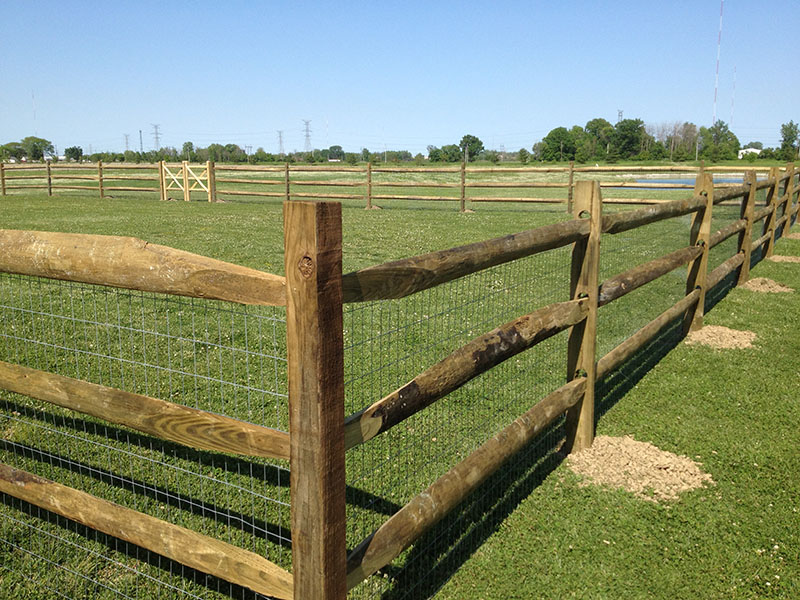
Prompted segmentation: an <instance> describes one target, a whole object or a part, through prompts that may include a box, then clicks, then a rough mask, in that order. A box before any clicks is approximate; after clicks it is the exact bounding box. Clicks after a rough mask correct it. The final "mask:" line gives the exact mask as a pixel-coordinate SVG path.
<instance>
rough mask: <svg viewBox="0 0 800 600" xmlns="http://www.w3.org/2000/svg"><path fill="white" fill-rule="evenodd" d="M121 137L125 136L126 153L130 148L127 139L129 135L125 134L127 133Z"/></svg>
mask: <svg viewBox="0 0 800 600" xmlns="http://www.w3.org/2000/svg"><path fill="white" fill-rule="evenodd" d="M122 135H124V136H125V152H127V151H128V150H129V148H130V145H129V144H128V139H129V138H130V137H131V136H130V135H129V134H127V133H123V134H122Z"/></svg>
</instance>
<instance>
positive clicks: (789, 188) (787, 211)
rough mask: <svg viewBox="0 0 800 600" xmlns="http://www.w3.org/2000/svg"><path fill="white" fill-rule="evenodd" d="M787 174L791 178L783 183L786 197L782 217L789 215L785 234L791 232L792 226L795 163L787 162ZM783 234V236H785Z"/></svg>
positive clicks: (785, 225) (784, 225)
mask: <svg viewBox="0 0 800 600" xmlns="http://www.w3.org/2000/svg"><path fill="white" fill-rule="evenodd" d="M786 174H787V175H788V176H789V178H788V179H787V180H786V183H784V184H783V196H782V198H785V200H784V205H783V210H782V211H781V217H783V216H785V215H788V217H787V218H786V222H785V223H784V224H783V236H785V235H786V234H787V233H789V230H790V229H791V226H792V196H794V163H791V162H790V163H786ZM783 236H781V237H783Z"/></svg>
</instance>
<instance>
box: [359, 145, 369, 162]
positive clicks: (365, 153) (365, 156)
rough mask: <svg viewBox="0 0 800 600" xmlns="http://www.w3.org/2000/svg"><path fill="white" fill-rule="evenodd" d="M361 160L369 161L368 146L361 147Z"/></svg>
mask: <svg viewBox="0 0 800 600" xmlns="http://www.w3.org/2000/svg"><path fill="white" fill-rule="evenodd" d="M361 160H362V161H364V162H369V150H367V149H366V148H362V149H361Z"/></svg>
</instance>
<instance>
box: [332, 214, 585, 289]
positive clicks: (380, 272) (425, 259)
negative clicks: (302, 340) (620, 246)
mask: <svg viewBox="0 0 800 600" xmlns="http://www.w3.org/2000/svg"><path fill="white" fill-rule="evenodd" d="M588 232H589V223H588V221H578V220H573V221H565V222H563V223H556V224H554V225H545V226H544V227H539V228H537V229H531V230H528V231H523V232H522V233H515V234H512V235H507V236H505V237H500V238H494V239H491V240H487V241H483V242H476V243H474V244H468V245H466V246H460V247H458V248H451V249H449V250H440V251H438V252H431V253H429V254H422V255H420V256H415V257H412V258H406V259H403V260H397V261H394V262H389V263H385V264H382V265H376V266H373V267H367V268H365V269H361V270H359V271H354V272H352V273H348V274H347V275H345V276H344V277H343V278H342V285H343V289H344V301H345V302H363V301H365V300H379V299H388V298H403V297H404V296H408V295H410V294H413V293H415V292H419V291H422V290H425V289H428V288H431V287H434V286H437V285H439V284H442V283H445V282H447V281H452V280H453V279H457V278H458V277H463V276H465V275H469V274H470V273H475V272H477V271H480V270H482V269H487V268H489V267H494V266H496V265H500V264H503V263H506V262H510V261H512V260H516V259H519V258H523V257H525V256H531V255H533V254H536V253H537V252H544V251H545V250H552V249H553V248H559V247H561V246H566V245H567V244H571V243H572V242H575V241H576V240H579V239H581V238H583V237H585V236H586V235H587V234H588Z"/></svg>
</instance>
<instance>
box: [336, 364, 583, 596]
mask: <svg viewBox="0 0 800 600" xmlns="http://www.w3.org/2000/svg"><path fill="white" fill-rule="evenodd" d="M585 387H586V379H585V378H580V379H575V380H573V381H571V382H569V383H568V384H566V385H564V386H562V387H560V388H559V389H557V390H556V391H554V392H552V393H551V394H549V395H548V396H546V397H545V398H544V399H543V400H542V401H541V402H539V403H538V404H536V405H535V406H534V407H533V408H531V409H530V410H529V411H527V412H526V413H525V414H523V415H522V416H521V417H519V418H518V419H516V420H515V421H514V422H513V423H511V424H510V425H509V426H507V427H506V428H505V429H503V430H502V431H501V432H500V433H498V434H497V435H495V436H494V437H492V438H490V439H489V440H487V441H486V442H485V443H484V444H483V445H482V446H480V447H479V448H478V449H477V450H475V451H474V452H473V453H472V454H470V455H469V456H468V457H467V458H465V459H464V460H463V461H461V462H460V463H458V464H457V465H456V466H454V467H453V468H452V469H450V470H449V471H448V472H447V473H445V474H444V475H442V476H441V477H440V478H439V479H437V480H436V481H435V482H434V483H433V484H432V485H431V486H430V487H428V489H426V490H425V491H424V492H422V493H421V494H419V495H418V496H416V497H415V498H413V499H412V500H411V501H410V502H409V503H408V504H406V505H405V506H404V507H403V508H401V509H400V510H399V511H397V512H396V513H395V514H394V515H393V516H392V517H390V518H389V520H388V521H386V522H385V523H384V524H383V525H382V526H381V527H379V528H378V529H377V530H376V531H375V532H374V533H373V534H372V535H370V536H369V537H368V538H367V539H365V540H364V541H363V542H361V544H359V545H358V547H356V549H355V550H353V551H352V552H351V553H350V556H348V559H347V587H348V589H352V588H353V587H355V586H356V585H358V583H360V582H361V581H363V580H364V579H366V578H367V577H369V576H370V575H371V574H373V573H374V572H375V571H377V570H378V569H380V568H381V567H384V566H386V565H387V564H389V563H390V562H391V561H392V560H394V559H395V558H396V557H397V556H399V555H400V553H401V552H402V551H403V550H405V549H406V548H408V547H409V546H410V545H411V544H412V543H413V542H414V540H416V539H417V538H419V536H421V535H422V534H423V533H425V532H426V531H427V530H428V529H430V528H431V527H432V526H433V525H435V524H436V523H437V522H438V521H439V520H440V519H442V518H443V517H444V516H445V515H446V514H447V513H448V512H450V511H451V510H452V509H453V508H454V507H455V506H456V505H458V504H459V503H460V502H461V501H462V500H464V499H465V498H466V497H467V496H468V495H469V494H470V492H472V491H474V490H475V489H476V488H477V487H478V486H479V485H480V484H481V483H483V482H484V481H485V480H486V478H487V477H489V476H490V475H491V474H492V473H494V472H495V471H497V469H498V468H500V467H501V466H502V465H503V463H505V462H506V460H508V459H509V458H510V457H512V456H513V455H514V454H515V453H517V452H519V450H521V449H522V448H523V447H524V446H525V445H526V444H527V443H528V442H530V441H531V440H532V439H533V438H534V437H535V436H536V435H537V434H538V433H539V432H541V431H542V430H543V429H544V428H545V427H547V426H548V425H549V424H550V423H552V422H553V421H554V420H555V419H556V418H557V417H559V416H560V415H562V414H563V413H564V411H566V410H567V409H569V408H570V407H571V406H573V405H574V404H575V403H576V402H577V401H578V400H579V398H581V397H582V396H583V393H584V390H585Z"/></svg>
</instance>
